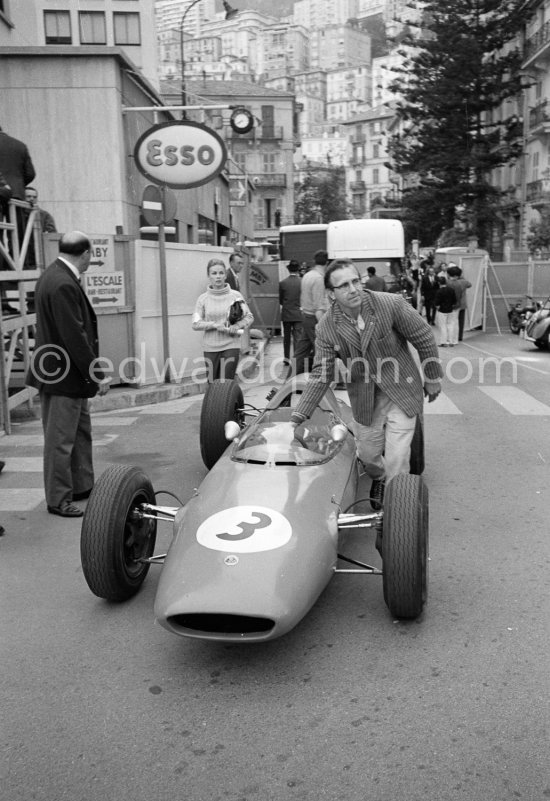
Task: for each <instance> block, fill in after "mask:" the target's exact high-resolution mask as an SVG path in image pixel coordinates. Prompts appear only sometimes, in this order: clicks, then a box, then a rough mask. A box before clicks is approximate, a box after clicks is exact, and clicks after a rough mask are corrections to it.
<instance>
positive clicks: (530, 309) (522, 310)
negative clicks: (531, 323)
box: [508, 295, 540, 334]
mask: <svg viewBox="0 0 550 801" xmlns="http://www.w3.org/2000/svg"><path fill="white" fill-rule="evenodd" d="M539 308H540V303H539V302H538V301H535V300H533V298H532V297H531V296H530V295H525V297H524V298H523V300H518V302H517V303H516V304H515V305H514V306H512V308H511V309H509V310H508V322H509V323H510V331H511V332H512V334H519V332H520V331H521V330H522V329H524V328H525V325H526V324H527V321H528V320H530V319H531V317H532V316H533V314H534V313H535V312H536V311H537V310H538V309H539Z"/></svg>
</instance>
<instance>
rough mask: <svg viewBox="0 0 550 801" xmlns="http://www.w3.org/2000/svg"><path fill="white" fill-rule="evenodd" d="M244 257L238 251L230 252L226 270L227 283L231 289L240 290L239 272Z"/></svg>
mask: <svg viewBox="0 0 550 801" xmlns="http://www.w3.org/2000/svg"><path fill="white" fill-rule="evenodd" d="M243 266H244V259H243V257H242V256H241V254H240V253H232V254H231V256H230V257H229V269H228V270H227V279H226V280H227V283H228V284H229V286H230V288H231V289H236V290H237V291H238V290H240V288H241V285H240V281H239V273H240V272H241V270H242V269H243Z"/></svg>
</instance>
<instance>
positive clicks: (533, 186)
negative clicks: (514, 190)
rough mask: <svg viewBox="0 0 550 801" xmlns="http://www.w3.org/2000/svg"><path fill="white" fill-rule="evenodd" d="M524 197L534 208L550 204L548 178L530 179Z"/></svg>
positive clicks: (549, 182)
mask: <svg viewBox="0 0 550 801" xmlns="http://www.w3.org/2000/svg"><path fill="white" fill-rule="evenodd" d="M525 199H526V200H527V203H530V204H531V206H532V207H533V208H534V209H539V208H542V207H543V206H550V181H549V180H548V179H539V180H538V181H531V183H529V184H527V191H526V195H525Z"/></svg>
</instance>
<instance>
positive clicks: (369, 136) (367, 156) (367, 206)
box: [344, 106, 395, 217]
mask: <svg viewBox="0 0 550 801" xmlns="http://www.w3.org/2000/svg"><path fill="white" fill-rule="evenodd" d="M393 117H394V114H393V111H391V109H388V108H387V107H386V106H378V107H377V108H374V109H372V110H370V111H367V112H366V113H365V114H362V115H360V116H357V117H355V118H353V119H351V120H348V122H346V123H344V127H345V128H346V129H347V131H348V141H349V149H350V154H349V163H348V165H347V167H346V190H347V192H348V201H349V202H350V205H351V210H352V214H353V216H354V217H368V216H370V214H371V213H372V212H373V210H374V209H375V208H376V207H377V206H380V205H387V204H390V205H393V204H394V202H395V200H394V196H395V185H394V184H393V183H392V181H391V177H392V176H391V172H390V170H389V169H388V167H387V166H386V162H387V159H388V154H387V150H386V132H387V128H388V125H389V124H390V122H391V120H392V119H393Z"/></svg>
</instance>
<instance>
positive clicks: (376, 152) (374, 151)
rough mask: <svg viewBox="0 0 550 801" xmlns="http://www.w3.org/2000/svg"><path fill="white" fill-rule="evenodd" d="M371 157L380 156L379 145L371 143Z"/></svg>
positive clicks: (376, 157)
mask: <svg viewBox="0 0 550 801" xmlns="http://www.w3.org/2000/svg"><path fill="white" fill-rule="evenodd" d="M372 157H373V159H379V158H380V145H373V146H372Z"/></svg>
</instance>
